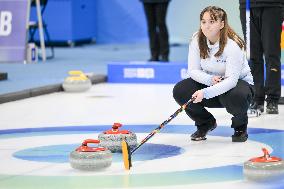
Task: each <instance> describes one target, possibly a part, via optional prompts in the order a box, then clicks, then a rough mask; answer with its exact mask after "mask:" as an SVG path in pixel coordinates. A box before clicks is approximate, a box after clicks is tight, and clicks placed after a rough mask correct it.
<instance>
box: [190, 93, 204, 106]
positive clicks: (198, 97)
mask: <svg viewBox="0 0 284 189" xmlns="http://www.w3.org/2000/svg"><path fill="white" fill-rule="evenodd" d="M192 98H195V100H194V101H193V103H198V102H201V101H202V99H203V98H204V94H203V91H201V90H198V91H196V92H195V93H194V94H193V95H192Z"/></svg>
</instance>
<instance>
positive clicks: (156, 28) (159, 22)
mask: <svg viewBox="0 0 284 189" xmlns="http://www.w3.org/2000/svg"><path fill="white" fill-rule="evenodd" d="M143 4H144V10H145V14H146V18H147V24H148V35H149V39H150V50H151V56H152V58H154V59H159V55H161V56H162V57H167V58H168V56H169V35H168V29H167V25H166V14H167V8H168V2H165V3H143Z"/></svg>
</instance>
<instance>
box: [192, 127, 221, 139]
mask: <svg viewBox="0 0 284 189" xmlns="http://www.w3.org/2000/svg"><path fill="white" fill-rule="evenodd" d="M216 127H217V124H216V123H215V124H214V125H212V126H211V127H209V128H202V127H201V128H197V131H196V132H195V133H193V134H192V135H191V136H190V137H191V140H193V141H200V140H206V139H207V138H206V135H207V133H208V132H210V131H213V130H214V129H215V128H216Z"/></svg>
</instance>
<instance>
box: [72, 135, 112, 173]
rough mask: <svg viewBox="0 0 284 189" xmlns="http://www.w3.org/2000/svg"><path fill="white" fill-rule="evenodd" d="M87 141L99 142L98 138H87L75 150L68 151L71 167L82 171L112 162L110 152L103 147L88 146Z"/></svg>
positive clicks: (93, 169)
mask: <svg viewBox="0 0 284 189" xmlns="http://www.w3.org/2000/svg"><path fill="white" fill-rule="evenodd" d="M89 143H94V144H99V143H100V141H99V140H93V139H87V140H84V142H83V143H82V145H81V146H80V147H78V148H77V149H76V150H75V151H73V152H71V153H70V156H69V160H70V164H71V167H73V168H74V169H80V170H84V171H96V170H100V169H103V168H107V167H109V166H110V165H111V162H112V153H111V151H109V150H108V149H106V148H103V147H90V146H88V144H89Z"/></svg>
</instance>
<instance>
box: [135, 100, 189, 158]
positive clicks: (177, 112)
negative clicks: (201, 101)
mask: <svg viewBox="0 0 284 189" xmlns="http://www.w3.org/2000/svg"><path fill="white" fill-rule="evenodd" d="M193 100H194V98H191V99H190V100H189V101H187V102H186V103H185V104H184V105H182V106H181V107H180V108H179V109H178V110H177V111H176V112H175V113H173V114H172V115H171V116H170V117H169V118H168V119H167V120H165V121H164V122H163V123H162V124H161V125H160V126H159V127H157V128H156V129H154V130H153V131H152V132H151V133H150V134H149V135H148V136H147V137H146V138H144V139H143V140H142V141H141V142H140V144H139V145H138V146H137V147H136V148H134V149H133V150H132V151H131V154H133V153H134V152H135V151H136V150H137V149H138V148H140V146H142V145H143V144H144V143H145V142H147V141H148V140H149V139H150V138H152V137H153V136H154V135H155V134H156V133H158V132H159V131H160V130H161V129H162V128H163V127H164V126H165V125H166V124H168V123H169V122H170V121H171V120H172V119H174V118H175V117H176V116H177V115H178V114H179V113H180V112H182V111H183V110H184V109H185V108H186V107H187V106H188V105H189V104H190V103H191V102H192V101H193Z"/></svg>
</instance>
